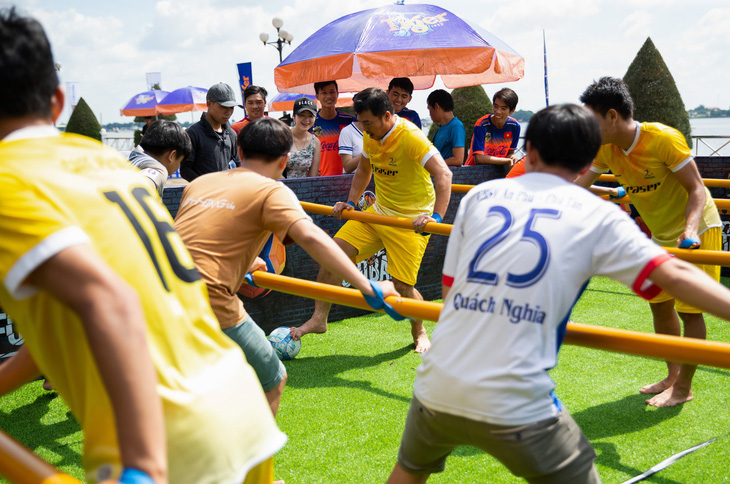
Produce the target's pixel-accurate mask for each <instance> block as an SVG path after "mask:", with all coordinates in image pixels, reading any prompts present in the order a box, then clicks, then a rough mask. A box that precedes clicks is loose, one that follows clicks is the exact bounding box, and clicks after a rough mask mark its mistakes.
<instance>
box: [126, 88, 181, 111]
mask: <svg viewBox="0 0 730 484" xmlns="http://www.w3.org/2000/svg"><path fill="white" fill-rule="evenodd" d="M168 94H169V93H168V92H167V91H160V90H152V91H145V92H140V93H139V94H135V95H134V96H132V99H130V100H129V101H127V104H125V105H124V107H123V108H121V109H120V110H119V113H120V114H121V115H122V116H156V115H157V104H158V103H159V102H160V101H162V100H163V99H164V98H165V96H167V95H168Z"/></svg>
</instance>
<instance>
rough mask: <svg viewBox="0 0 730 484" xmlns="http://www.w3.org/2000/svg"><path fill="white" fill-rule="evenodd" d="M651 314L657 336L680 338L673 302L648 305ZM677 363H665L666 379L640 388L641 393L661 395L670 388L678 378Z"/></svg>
mask: <svg viewBox="0 0 730 484" xmlns="http://www.w3.org/2000/svg"><path fill="white" fill-rule="evenodd" d="M649 307H650V308H651V313H652V315H653V316H654V331H655V332H656V333H657V334H668V335H672V336H681V334H682V330H681V328H680V325H679V318H678V317H677V312H676V311H675V310H674V300H673V299H671V300H669V301H664V302H660V303H649ZM679 367H680V365H679V363H675V362H674V361H667V371H668V374H667V377H666V378H665V379H663V380H662V381H660V382H657V383H654V384H651V385H646V386H645V387H642V388H641V389H640V390H639V392H641V393H661V392H663V391H664V390H666V389H667V388H669V387H671V386H672V385H673V384H674V382H675V380H676V379H677V376H679Z"/></svg>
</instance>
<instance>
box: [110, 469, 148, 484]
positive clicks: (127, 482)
mask: <svg viewBox="0 0 730 484" xmlns="http://www.w3.org/2000/svg"><path fill="white" fill-rule="evenodd" d="M119 482H121V483H122V484H155V481H153V480H152V478H151V477H150V476H148V475H147V474H145V473H144V472H142V471H140V470H138V469H132V468H130V467H126V468H125V469H124V470H123V471H122V475H121V476H120V477H119Z"/></svg>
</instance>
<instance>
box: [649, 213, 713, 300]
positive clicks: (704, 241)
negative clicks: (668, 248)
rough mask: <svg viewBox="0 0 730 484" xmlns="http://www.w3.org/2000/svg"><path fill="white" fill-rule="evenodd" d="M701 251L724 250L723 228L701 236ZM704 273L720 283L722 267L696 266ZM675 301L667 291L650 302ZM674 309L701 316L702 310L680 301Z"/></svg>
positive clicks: (707, 231)
mask: <svg viewBox="0 0 730 484" xmlns="http://www.w3.org/2000/svg"><path fill="white" fill-rule="evenodd" d="M700 243H701V245H700V249H702V250H718V251H719V250H722V228H721V227H712V228H709V229H707V230H705V232H704V233H703V234H702V235H700ZM694 265H695V266H696V267H697V268H698V269H700V270H701V271H702V272H704V273H706V274H707V275H709V276H710V277H712V278H713V279H715V280H716V281H718V282H719V281H720V266H711V265H706V264H694ZM672 299H674V298H673V297H672V296H670V295H669V294H667V293H666V292H665V291H662V292H660V293H659V295H658V296H656V297H655V298H653V299H652V300H650V301H649V302H650V303H661V302H665V301H671V300H672ZM674 308H675V309H676V310H677V312H680V313H690V314H701V313H702V310H701V309H697V308H696V307H694V306H690V305H689V304H686V303H683V302H682V301H680V300H679V299H677V300H675V301H674Z"/></svg>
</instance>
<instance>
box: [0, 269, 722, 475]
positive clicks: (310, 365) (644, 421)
mask: <svg viewBox="0 0 730 484" xmlns="http://www.w3.org/2000/svg"><path fill="white" fill-rule="evenodd" d="M724 283H725V284H726V285H728V281H727V280H725V281H724ZM571 319H572V320H574V321H576V322H580V323H587V324H598V325H604V326H611V327H618V328H625V329H632V330H637V331H645V332H651V331H652V325H651V314H650V311H649V308H648V305H647V304H646V302H644V301H642V300H641V299H639V298H638V297H636V296H634V295H633V294H632V293H631V292H630V291H629V290H628V289H626V288H624V287H623V286H621V285H619V284H617V283H614V282H612V281H609V280H607V279H602V278H596V279H594V280H593V281H592V282H591V284H590V286H589V287H588V290H587V291H586V293H585V294H584V295H583V297H582V298H581V300H580V301H579V302H578V304H577V306H576V308H575V310H574V311H573V315H572V318H571ZM282 324H285V322H282ZM433 324H434V323H427V328H428V329H429V332H430V331H431V330H432V329H433ZM707 325H708V337H709V339H712V340H717V341H724V342H730V323H726V322H723V321H721V320H718V319H717V318H714V317H711V316H710V317H707ZM303 343H304V344H303V348H302V351H301V353H300V354H299V356H298V357H297V358H296V359H295V360H292V361H289V362H286V366H287V370H288V372H289V380H288V383H287V387H286V389H285V391H284V396H283V398H282V402H281V407H280V409H279V416H278V418H277V421H278V424H279V426H280V427H281V429H282V430H283V431H284V432H286V434H287V435H288V436H289V442H288V444H287V445H286V446H285V447H284V449H282V450H281V451H280V452H279V453H278V454H277V456H276V478H277V479H285V480H286V482H287V483H288V484H298V483H302V484H304V483H317V484H319V483H335V482H336V483H365V482H368V483H369V482H385V480H386V478H387V476H388V474H389V472H390V470H391V469H392V466H393V464H394V463H395V459H396V455H397V451H398V444H399V441H400V435H401V432H402V429H403V424H404V420H405V416H406V411H407V408H408V403H409V401H410V396H411V392H412V385H413V379H414V376H415V368H416V367H417V366H418V364H419V362H420V356H419V355H416V354H414V353H413V346H412V343H411V337H410V331H409V325H408V324H407V323H403V322H400V323H396V322H394V321H393V320H392V319H390V318H388V317H387V316H384V315H379V314H372V315H367V316H363V317H360V318H354V319H349V320H345V321H339V322H335V323H330V325H329V330H328V331H327V333H326V334H324V335H308V336H306V337H305V338H304V341H303ZM665 371H666V366H665V364H664V363H663V362H660V361H656V360H650V359H646V358H639V357H634V356H628V355H623V354H618V353H609V352H605V351H600V350H594V349H587V348H581V347H577V346H568V345H566V346H564V347H563V349H562V350H561V352H560V355H559V360H558V366H557V367H556V368H555V369H554V370H553V371H552V372H551V375H552V377H553V379H554V380H555V382H556V385H557V388H556V392H557V394H558V396H559V397H560V399H561V400H562V401H563V403H564V404H565V406H566V407H567V408H568V409H569V410H570V412H571V413H572V414H573V416H574V417H575V419H576V421H577V422H578V424H579V425H580V426H581V428H582V429H583V431H584V433H585V434H586V436H587V437H588V439H589V440H590V441H591V444H592V445H593V446H594V448H595V449H596V452H597V455H598V457H597V460H596V465H597V467H598V471H599V473H600V474H601V477H602V479H603V481H604V482H606V483H620V482H623V481H625V480H627V479H629V478H631V477H633V476H635V475H638V474H640V473H642V472H644V471H645V470H647V469H649V468H650V467H652V466H654V465H656V464H657V463H659V462H660V461H662V460H664V459H666V458H667V457H669V456H671V455H673V454H675V453H677V452H680V451H683V450H685V449H687V448H689V447H692V446H694V445H696V444H698V443H700V442H703V441H705V440H708V439H710V438H713V437H718V440H717V441H716V442H715V443H713V444H711V445H709V446H707V447H705V448H703V449H700V450H698V451H697V452H694V453H692V454H689V455H688V456H686V457H684V458H682V459H680V460H679V461H677V462H676V463H675V464H673V465H672V466H670V467H669V468H667V469H665V470H663V471H661V472H660V473H658V474H656V475H655V476H653V477H651V478H649V479H648V480H647V481H646V482H653V483H662V484H669V483H715V482H728V481H730V478H729V477H727V474H728V473H727V471H726V467H725V465H726V464H725V463H726V462H727V461H728V458H730V442H729V437H728V433H729V430H728V420H729V417H730V410H729V409H728V408H727V404H726V401H727V397H726V394H727V384H728V382H729V381H730V380H729V379H728V375H730V371H728V370H720V369H714V368H700V369H699V370H698V371H697V374H696V375H695V380H694V391H695V400H694V401H693V402H690V403H688V404H685V405H683V406H679V407H673V408H668V409H655V408H651V407H647V406H646V405H645V404H644V400H645V396H643V395H641V394H639V393H638V388H639V387H640V386H642V385H644V384H647V383H650V382H654V381H658V380H660V379H661V378H663V377H664V376H665ZM0 428H2V429H3V430H4V431H6V432H8V433H10V434H11V435H13V436H14V437H15V438H17V439H18V440H20V441H22V442H23V443H25V444H26V445H27V446H29V447H30V448H32V449H33V450H34V452H36V453H37V454H39V455H41V457H43V458H44V459H46V460H48V461H49V462H51V463H53V464H55V465H57V466H60V468H61V469H62V470H63V471H64V472H67V473H69V474H71V475H74V476H76V477H81V476H82V471H81V467H80V453H81V450H82V435H81V432H80V431H79V429H78V425H77V423H76V422H75V421H74V420H73V418H72V417H71V416H70V415H69V414H68V413H67V409H66V407H65V406H64V405H63V404H62V403H61V402H60V401H59V399H57V398H53V394H52V393H48V392H45V391H44V390H43V389H42V388H41V385H40V382H35V383H33V384H30V385H28V386H26V387H24V388H22V389H20V390H19V391H17V392H15V393H13V394H11V395H8V396H5V397H3V398H2V399H0ZM0 482H5V481H2V480H0ZM429 482H434V483H461V482H477V483H482V482H494V483H512V482H521V481H520V480H519V479H516V478H514V477H513V476H511V475H510V474H509V473H508V472H507V471H506V470H504V469H503V468H502V467H501V465H500V464H499V463H497V462H496V461H495V460H494V459H492V458H491V457H489V456H487V455H484V454H482V453H481V452H479V451H478V450H476V449H473V448H466V447H465V448H459V449H457V451H456V452H455V453H454V454H453V455H452V457H451V458H450V459H449V460H448V462H447V466H446V471H445V472H444V473H443V474H440V475H434V476H433V477H432V478H431V480H429Z"/></svg>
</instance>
